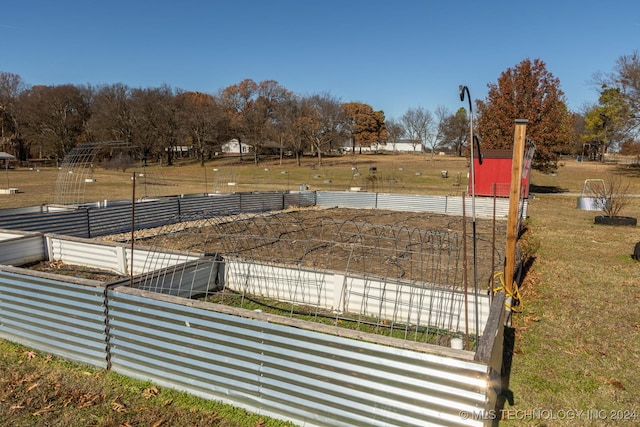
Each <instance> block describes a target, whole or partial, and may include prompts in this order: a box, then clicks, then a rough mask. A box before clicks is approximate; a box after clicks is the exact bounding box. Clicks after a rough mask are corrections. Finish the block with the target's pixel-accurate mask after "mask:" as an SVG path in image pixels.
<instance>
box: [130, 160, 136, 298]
mask: <svg viewBox="0 0 640 427" xmlns="http://www.w3.org/2000/svg"><path fill="white" fill-rule="evenodd" d="M132 179H133V184H132V192H131V256H130V257H129V264H130V265H129V267H130V268H129V270H130V276H131V277H130V279H129V285H130V286H131V287H133V249H134V246H135V241H136V173H135V172H133V176H132Z"/></svg>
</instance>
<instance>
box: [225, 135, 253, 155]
mask: <svg viewBox="0 0 640 427" xmlns="http://www.w3.org/2000/svg"><path fill="white" fill-rule="evenodd" d="M240 147H242V153H243V154H245V153H249V152H251V151H252V150H253V146H251V145H249V144H245V143H244V142H243V143H242V144H240V141H238V139H237V138H233V139H232V140H231V141H229V142H225V143H224V144H222V152H223V153H230V154H234V153H235V154H240Z"/></svg>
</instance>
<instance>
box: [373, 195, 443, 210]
mask: <svg viewBox="0 0 640 427" xmlns="http://www.w3.org/2000/svg"><path fill="white" fill-rule="evenodd" d="M447 201H448V197H447V196H419V195H411V194H386V193H380V194H378V204H377V205H376V207H377V208H378V209H387V210H392V211H404V212H430V213H436V214H446V213H447Z"/></svg>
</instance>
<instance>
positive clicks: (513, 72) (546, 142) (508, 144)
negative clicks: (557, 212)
mask: <svg viewBox="0 0 640 427" xmlns="http://www.w3.org/2000/svg"><path fill="white" fill-rule="evenodd" d="M488 88H489V93H488V95H487V99H486V100H485V101H480V100H479V101H477V102H476V105H477V110H478V119H477V121H476V133H477V135H479V136H480V140H481V143H482V147H484V148H502V149H505V148H506V149H508V148H512V147H513V139H514V127H515V124H514V122H515V120H516V119H526V120H528V124H527V137H528V138H529V139H531V140H533V142H535V144H536V151H535V156H534V160H533V165H532V167H533V168H535V169H538V170H541V171H553V170H555V169H556V168H557V158H558V155H559V154H560V153H562V152H563V151H566V150H567V149H568V147H569V145H570V143H571V141H572V139H573V136H572V132H573V127H572V120H571V114H570V112H569V110H568V108H567V105H566V102H565V97H564V93H563V92H562V90H561V89H560V81H559V80H558V79H557V78H556V77H554V76H553V75H552V74H551V73H550V72H549V71H547V69H546V65H545V63H544V62H543V61H541V60H539V59H535V60H533V61H531V60H529V59H525V60H523V61H522V62H520V63H519V64H518V65H516V66H515V67H514V68H509V69H507V70H506V71H504V72H503V73H502V74H501V75H500V77H499V78H498V82H497V84H489V85H488Z"/></svg>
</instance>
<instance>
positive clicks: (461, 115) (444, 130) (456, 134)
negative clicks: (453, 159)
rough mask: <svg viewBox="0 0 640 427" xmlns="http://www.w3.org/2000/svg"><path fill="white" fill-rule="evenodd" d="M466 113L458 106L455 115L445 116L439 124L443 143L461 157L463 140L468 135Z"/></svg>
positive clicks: (463, 145)
mask: <svg viewBox="0 0 640 427" xmlns="http://www.w3.org/2000/svg"><path fill="white" fill-rule="evenodd" d="M467 115H468V114H467V110H466V109H464V108H463V107H460V108H459V109H458V111H456V114H455V115H449V116H447V117H446V118H445V119H444V121H443V122H441V125H440V134H441V135H442V143H443V145H444V146H445V147H449V148H451V149H452V150H453V151H454V152H455V153H456V155H457V156H458V157H462V152H463V150H464V147H465V141H466V139H467V137H468V136H469V118H468V117H467Z"/></svg>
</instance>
